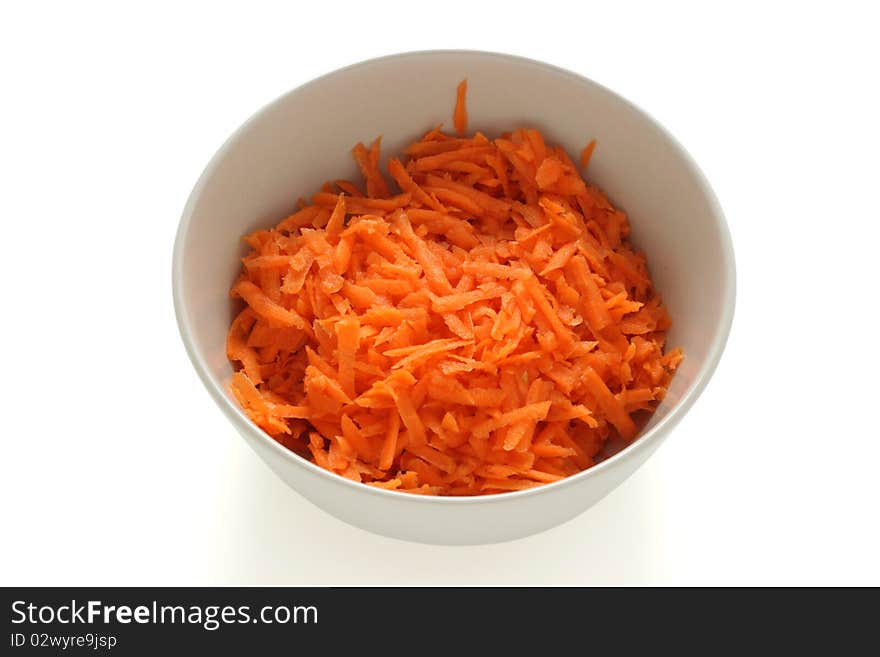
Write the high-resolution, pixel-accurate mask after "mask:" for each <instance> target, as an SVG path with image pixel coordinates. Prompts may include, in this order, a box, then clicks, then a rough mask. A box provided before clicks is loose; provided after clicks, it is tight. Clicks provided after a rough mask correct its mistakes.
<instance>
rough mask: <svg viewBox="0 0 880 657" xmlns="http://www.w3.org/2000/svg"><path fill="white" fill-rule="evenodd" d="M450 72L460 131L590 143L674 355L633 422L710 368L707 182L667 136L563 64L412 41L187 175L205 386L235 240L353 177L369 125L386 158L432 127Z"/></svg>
mask: <svg viewBox="0 0 880 657" xmlns="http://www.w3.org/2000/svg"><path fill="white" fill-rule="evenodd" d="M465 77H466V78H467V79H468V113H469V126H470V128H472V129H476V130H480V131H483V132H484V133H486V134H487V135H488V136H490V137H492V136H497V135H499V134H500V133H501V132H504V131H508V130H510V129H512V128H515V127H518V126H532V127H536V128H539V129H541V130H542V131H543V132H544V134H545V135H546V136H547V138H548V139H549V140H551V141H553V142H555V143H558V144H561V145H562V146H564V147H565V148H566V149H567V150H568V152H569V154H571V155H572V156H573V157H575V158H576V157H577V156H578V155H579V153H580V150H581V149H582V148H583V146H584V145H585V144H586V143H587V142H588V141H589V140H590V139H593V138H596V139H597V140H598V145H597V148H596V151H595V152H594V154H593V158H592V160H591V162H590V166H589V169H588V172H587V177H588V179H590V180H591V181H592V182H595V183H596V184H598V185H599V186H600V187H601V188H602V189H603V190H605V191H606V193H608V195H609V196H610V198H611V200H612V201H613V202H614V203H615V204H616V205H617V206H618V207H620V208H621V209H623V210H625V211H626V212H627V213H628V214H629V217H630V220H631V223H632V231H633V241H634V243H635V244H636V246H637V247H638V248H641V249H643V250H644V251H645V252H646V253H647V256H648V265H649V267H650V270H651V273H652V276H653V278H654V281H655V283H656V286H657V289H658V290H659V291H660V292H661V294H662V295H663V298H664V300H665V301H666V303H667V305H668V307H669V312H670V314H671V316H672V320H673V328H672V330H671V331H670V333H669V337H668V344H669V345H670V346H681V347H683V348H684V350H685V353H686V357H685V360H684V361H683V363H682V365H681V367H680V369H679V371H678V373H677V375H676V376H675V377H674V380H673V384H672V386H671V388H670V390H669V394H668V395H667V397H666V399H665V401H664V402H663V403H662V404H661V405H660V407H659V408H658V410H657V412H656V413H655V414H654V416H653V418H652V419H651V421H650V423H649V424H648V426H647V427H646V430H647V429H650V427H651V426H653V425H654V424H656V423H657V422H659V421H661V420H662V419H663V418H664V417H665V416H666V415H667V414H668V413H669V412H670V410H671V409H672V408H674V407H675V406H676V404H678V403H679V402H680V401H681V400H682V399H683V398H685V397H686V396H689V395H690V393H691V392H693V391H694V389H695V388H696V387H698V384H699V382H700V381H701V380H702V379H705V378H707V377H708V375H709V374H711V369H712V368H713V367H714V364H715V361H717V357H718V355H719V354H720V350H721V348H722V347H723V342H724V340H725V338H726V335H727V331H728V329H729V324H730V319H731V313H732V307H733V284H734V282H733V261H732V253H731V250H730V242H729V237H728V235H727V231H726V227H725V225H724V220H723V218H722V216H721V213H720V210H719V209H718V207H717V204H716V202H715V199H714V197H713V195H712V192H711V190H709V188H708V185H707V184H706V183H705V181H704V179H703V178H702V176H701V174H700V173H699V171H698V170H697V169H696V167H695V165H694V164H693V162H692V161H691V160H690V158H689V157H688V156H687V155H686V153H684V151H683V150H682V149H681V148H680V147H679V146H678V145H677V144H676V143H675V141H674V140H673V139H672V138H671V137H670V136H669V135H668V134H667V133H666V132H665V131H663V130H662V129H661V128H659V126H658V125H657V124H656V123H654V122H653V121H652V120H651V119H650V118H649V117H647V116H646V115H645V114H644V113H642V112H641V111H640V110H638V109H637V108H635V107H634V106H632V105H630V104H629V103H628V102H626V101H625V100H623V99H621V98H620V97H618V96H616V95H615V94H613V93H611V92H610V91H608V90H606V89H604V88H603V87H601V86H599V85H596V84H594V83H592V82H590V81H588V80H586V79H584V78H581V77H579V76H576V75H574V74H571V73H568V72H565V71H562V70H559V69H555V68H553V67H550V66H547V65H544V64H540V63H537V62H532V61H529V60H523V59H518V58H513V57H508V56H504V55H495V54H489V53H473V52H440V53H414V54H407V55H399V56H394V57H389V58H384V59H379V60H373V61H369V62H366V63H363V64H359V65H356V66H353V67H350V68H347V69H343V70H341V71H337V72H335V73H332V74H330V75H328V76H325V77H322V78H319V79H318V80H315V81H313V82H310V83H309V84H307V85H305V86H303V87H300V88H299V89H296V90H294V91H292V92H290V93H288V94H287V95H285V96H283V97H282V98H280V99H278V100H277V101H275V102H274V103H272V104H271V105H269V106H268V107H266V108H265V109H263V110H262V111H261V112H259V113H258V114H257V115H255V116H254V117H253V118H252V119H251V120H250V121H249V122H248V123H246V124H245V125H244V126H243V127H242V128H241V129H240V130H239V131H238V132H236V133H235V134H234V135H233V136H232V137H231V138H230V140H229V141H228V142H227V143H226V144H225V145H224V146H223V148H222V149H221V150H220V151H219V152H218V154H217V155H216V156H215V158H214V159H213V160H212V162H211V163H210V164H209V166H208V168H207V169H206V171H205V173H204V174H203V176H202V178H201V179H200V180H199V182H198V184H197V186H196V189H195V190H194V191H193V194H192V196H191V198H190V200H189V203H188V204H187V207H186V209H185V211H184V217H183V221H182V223H181V229H180V233H179V235H178V242H177V245H176V250H175V293H176V295H177V306H178V313H179V321H180V323H181V328H182V331H183V333H184V336H185V338H187V337H188V339H189V341H190V345H189V347H190V351H191V354H192V355H193V358H194V361H195V363H196V367H197V369H200V370H202V371H201V372H200V374H201V375H202V377H203V379H204V380H205V381H206V383H207V384H208V385H209V387H212V386H213V387H214V388H215V390H214V391H213V392H215V396H217V395H225V396H226V397H227V399H229V401H230V402H231V403H233V404H234V401H232V400H231V399H230V395H229V392H228V390H227V386H226V382H227V381H228V379H229V376H230V374H231V372H232V370H231V367H230V365H229V363H228V361H227V359H226V354H225V337H226V330H227V328H228V326H229V321H230V320H231V314H232V312H233V304H232V302H231V300H230V298H229V295H228V291H229V288H230V286H231V284H232V283H233V281H234V279H235V277H236V275H237V273H238V271H239V268H240V261H239V257H241V256H242V255H243V254H244V252H245V249H244V248H243V246H242V244H241V241H240V238H241V236H242V235H243V234H245V233H248V232H250V231H251V230H254V229H256V228H259V227H268V226H270V225H274V224H275V223H276V222H277V221H279V220H280V219H282V218H283V217H284V216H286V215H287V214H289V213H290V212H292V211H293V209H294V207H295V204H296V201H297V198H298V197H300V196H303V197H306V198H307V197H309V196H310V195H311V194H312V193H314V192H315V191H316V190H317V189H318V187H319V186H320V185H321V184H322V183H323V182H325V181H326V180H333V179H337V178H350V179H355V180H357V179H358V178H357V173H356V169H355V166H354V164H353V163H352V160H351V156H350V149H351V147H352V146H353V145H354V144H355V143H356V142H358V141H369V140H372V139H373V138H375V137H376V136H377V135H382V145H383V153H384V155H385V157H386V158H387V156H388V155H389V154H392V155H393V154H398V153H400V151H401V150H402V148H403V147H404V146H405V145H406V144H407V143H409V142H411V141H412V140H414V139H416V138H417V137H419V136H420V135H421V134H422V133H424V132H425V131H427V130H428V129H430V128H432V127H433V126H435V125H437V124H439V123H443V124H445V125H446V126H451V115H452V108H453V103H454V95H455V88H456V85H457V84H458V82H459V81H460V80H461V79H462V78H465Z"/></svg>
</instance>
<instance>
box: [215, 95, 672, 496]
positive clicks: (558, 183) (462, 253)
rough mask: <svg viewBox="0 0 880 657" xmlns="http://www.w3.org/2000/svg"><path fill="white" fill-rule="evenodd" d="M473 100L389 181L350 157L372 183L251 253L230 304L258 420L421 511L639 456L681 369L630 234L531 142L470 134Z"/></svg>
mask: <svg viewBox="0 0 880 657" xmlns="http://www.w3.org/2000/svg"><path fill="white" fill-rule="evenodd" d="M466 93H467V83H466V81H462V83H461V84H460V85H459V86H458V88H457V91H456V102H455V108H454V111H453V125H454V127H455V131H456V133H457V136H453V135H449V134H446V133H444V132H443V130H442V126H438V127H436V128H433V129H432V130H430V131H428V132H426V133H425V134H424V136H423V137H422V138H421V139H419V140H418V141H416V142H414V143H413V144H410V145H409V146H407V147H406V148H405V149H404V151H403V155H402V156H401V157H400V158H391V159H389V160H388V164H387V168H386V171H387V174H388V176H389V177H388V178H387V180H386V178H385V176H384V175H383V172H382V171H381V170H380V146H381V140H380V139H376V140H374V141H373V142H372V143H371V144H370V145H369V146H366V145H364V144H363V143H359V144H356V145H355V147H354V148H353V149H352V156H353V157H354V160H355V163H356V164H357V166H358V168H359V169H360V172H361V175H362V178H363V181H362V183H361V182H360V181H359V182H358V183H354V182H351V181H348V180H341V179H340V180H335V181H333V182H331V183H327V184H326V185H324V186H322V187H321V189H320V190H319V191H317V193H315V194H314V195H313V196H312V197H311V203H307V202H306V201H303V200H300V201H299V202H298V203H297V205H296V211H295V212H294V213H293V214H290V215H289V216H287V217H285V218H282V220H281V221H280V222H279V223H278V224H277V225H276V226H275V227H274V228H270V229H261V230H257V231H255V232H253V233H251V234H249V235H247V236H245V237H244V238H243V239H244V242H245V243H246V244H247V245H248V246H249V247H250V249H251V252H250V253H248V254H247V255H246V256H245V257H244V258H242V269H241V274H240V276H239V278H238V279H237V280H236V281H235V283H234V285H233V286H232V289H231V291H230V293H231V296H232V297H233V298H234V299H240V306H241V308H240V309H239V310H238V312H237V314H236V315H235V317H234V319H233V320H232V322H231V324H230V327H229V331H228V333H227V340H226V355H227V357H228V359H229V360H230V361H231V362H232V363H233V366H234V368H235V370H236V371H235V372H234V374H233V375H232V379H231V381H230V390H231V392H232V394H233V396H234V397H235V399H236V400H237V401H238V403H239V405H240V406H241V408H242V409H243V411H244V412H245V414H246V415H247V416H248V417H249V418H250V419H251V420H252V421H253V422H254V423H255V424H256V425H257V426H259V427H260V428H261V429H262V430H264V431H265V432H266V433H267V434H269V435H270V436H271V437H273V438H274V439H275V440H277V441H278V442H279V443H280V444H281V445H283V446H285V447H287V448H288V449H292V450H294V451H296V452H297V453H298V454H301V455H303V456H305V457H307V458H310V459H311V460H313V461H314V462H315V463H316V464H317V465H319V466H320V467H322V468H325V469H327V470H330V471H332V472H334V473H336V474H338V475H339V476H342V477H346V478H348V479H351V480H354V481H357V482H361V483H365V484H369V485H371V486H375V487H378V488H383V489H386V490H390V491H396V492H400V493H407V494H413V495H481V494H497V493H505V492H509V491H518V490H526V489H529V488H532V487H535V486H542V485H545V484H549V483H552V482H554V481H558V480H560V479H562V478H564V477H567V476H569V475H571V474H574V473H576V472H579V471H581V470H583V469H586V468H589V467H590V466H592V465H593V464H595V463H597V462H598V461H601V460H602V459H603V458H605V456H606V455H607V454H609V453H612V451H613V450H614V449H618V448H619V444H621V443H623V444H625V443H627V442H629V441H632V440H634V439H635V437H636V436H637V434H638V431H639V427H640V426H641V422H643V421H644V420H645V419H646V418H647V417H648V416H649V415H650V413H651V412H653V410H654V409H656V407H657V405H658V404H659V403H660V401H661V400H662V399H663V398H664V396H665V394H666V391H667V389H668V387H669V384H670V381H671V380H672V377H673V375H674V373H675V371H676V369H677V368H678V366H679V364H680V363H681V362H682V359H683V357H684V354H683V352H682V351H681V350H680V349H671V350H665V346H666V332H667V331H668V330H669V328H670V325H671V322H670V319H669V315H668V313H667V310H666V308H665V307H664V306H663V304H662V303H661V301H660V297H659V296H658V295H657V293H656V292H655V290H654V287H653V284H652V281H651V278H650V274H649V271H648V268H647V263H646V260H645V256H644V255H643V254H641V253H640V252H638V251H636V250H635V249H634V248H633V246H632V245H631V243H630V242H629V233H630V229H629V222H628V218H627V216H626V215H625V214H624V213H623V212H621V211H619V210H617V209H615V208H614V206H613V205H612V204H611V202H610V201H609V200H608V199H607V198H606V197H605V196H604V194H603V193H602V192H601V191H600V190H599V189H597V188H596V187H595V186H593V185H589V184H587V183H586V182H585V181H584V179H583V178H582V177H581V173H580V170H579V169H578V167H577V165H576V164H574V163H573V162H572V160H571V158H570V157H569V156H568V154H566V153H565V151H564V150H563V149H561V148H559V147H558V146H554V145H553V144H549V143H547V142H546V141H545V139H544V137H543V135H542V134H541V133H540V132H538V131H537V130H534V129H531V128H528V129H517V130H514V131H512V132H511V133H509V134H505V135H503V136H502V137H500V138H498V139H495V140H490V139H488V138H487V137H486V136H484V135H482V134H480V133H476V134H473V135H471V136H468V135H467V120H468V117H467V106H466ZM595 144H596V142H595V140H593V141H591V142H590V143H589V144H588V145H587V147H586V148H585V149H584V150H583V152H582V153H581V159H580V167H581V169H583V168H586V166H587V164H588V163H589V160H590V156H591V154H592V152H593V149H594V148H595ZM389 183H391V184H392V185H396V188H398V189H399V193H397V190H396V189H392V187H390V186H389ZM361 185H362V186H361ZM364 190H365V191H364Z"/></svg>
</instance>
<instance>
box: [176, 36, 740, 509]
mask: <svg viewBox="0 0 880 657" xmlns="http://www.w3.org/2000/svg"><path fill="white" fill-rule="evenodd" d="M448 56H469V57H477V58H487V59H502V60H506V61H508V62H512V63H516V64H520V65H522V64H526V65H529V66H533V67H536V68H540V69H544V70H545V71H547V72H551V73H554V74H556V75H561V76H563V77H565V78H567V79H568V80H570V81H571V82H572V83H574V84H579V85H586V86H589V87H592V89H593V91H594V92H597V93H599V94H603V95H605V96H606V97H608V98H609V99H610V100H612V101H615V102H617V103H622V104H623V105H625V106H627V107H628V108H629V109H630V110H632V111H634V112H635V113H636V114H638V115H639V116H640V117H641V118H642V119H643V120H644V121H645V122H646V123H648V124H649V125H650V126H651V127H652V128H653V129H654V130H655V131H657V132H658V133H660V135H661V136H662V137H664V138H665V139H666V140H667V141H668V142H669V143H670V144H671V145H672V146H673V148H674V149H676V150H677V151H678V154H679V155H680V157H681V158H682V160H683V163H684V165H685V167H686V169H688V170H689V172H690V174H691V175H692V176H693V178H694V180H695V181H696V182H697V184H698V185H699V187H700V191H701V192H702V193H703V194H704V195H705V197H706V199H707V201H708V203H709V207H710V209H711V212H710V215H711V217H710V218H711V220H713V221H714V222H715V224H716V228H717V230H718V235H719V239H720V243H721V251H722V259H723V261H724V263H723V271H724V275H725V280H724V281H723V288H724V291H723V295H724V299H723V304H722V310H721V315H720V317H719V319H718V321H717V324H716V328H715V335H714V336H713V338H712V341H711V344H710V346H709V350H708V352H707V355H706V359H705V361H704V362H703V365H702V367H700V369H699V371H698V372H697V374H696V376H695V378H694V381H693V383H692V384H691V386H690V388H689V389H688V390H686V391H685V393H684V395H683V396H682V397H681V399H679V400H678V402H677V403H676V404H675V405H674V406H673V407H672V408H671V409H670V410H669V412H667V414H666V415H665V416H664V417H663V418H661V419H660V420H659V421H658V422H657V424H655V425H654V426H653V427H651V428H650V429H649V430H648V431H646V432H645V433H643V434H641V435H639V436H638V437H637V438H636V439H635V440H633V442H632V443H630V444H629V445H627V446H626V447H625V448H623V449H622V450H620V451H619V452H617V453H616V454H614V455H612V456H610V457H609V458H607V459H605V460H604V461H601V462H599V463H597V464H596V465H593V466H591V467H589V468H587V469H586V470H582V471H581V472H578V473H576V474H573V475H570V476H568V477H565V478H563V479H560V480H559V481H555V482H551V483H546V484H542V485H540V486H535V487H533V488H528V489H524V490H519V491H507V492H502V493H496V494H491V495H467V496H438V495H413V494H411V493H404V492H401V491H395V490H388V489H384V488H378V487H376V486H369V485H366V484H363V483H360V482H355V481H352V480H350V479H347V478H345V477H342V476H341V475H338V474H336V473H333V472H330V471H328V470H325V469H324V468H322V467H320V466H319V465H317V464H315V463H312V462H311V461H309V460H307V459H305V458H303V457H301V456H299V455H298V454H296V453H295V452H292V451H291V450H289V449H287V448H286V447H284V446H283V445H281V444H280V443H279V442H277V441H275V440H274V439H273V438H271V437H270V436H269V435H268V434H267V433H265V432H264V431H262V430H261V429H260V428H259V427H257V426H256V425H255V424H254V423H253V422H252V421H251V420H250V419H249V418H248V417H247V416H246V415H245V414H244V412H243V411H242V410H241V409H240V408H239V407H238V406H236V405H235V404H233V402H232V400H231V399H229V397H227V395H226V394H225V392H224V391H223V389H222V388H221V384H220V383H219V382H218V381H216V380H215V379H214V377H213V376H212V375H211V374H210V373H209V371H208V367H207V365H206V363H205V360H204V358H203V357H202V354H201V353H199V352H198V350H197V349H196V347H195V345H194V343H193V340H192V338H191V330H190V325H189V321H188V319H187V313H186V308H185V303H184V300H183V299H184V291H183V262H184V248H183V247H184V244H185V242H186V237H187V234H188V232H189V226H190V222H191V219H192V214H193V210H194V208H195V205H196V203H197V201H198V199H199V198H200V196H201V194H202V188H203V187H204V185H205V184H206V181H207V180H208V179H209V178H210V177H211V175H212V174H213V173H214V171H215V169H216V168H217V166H218V164H219V162H220V161H221V160H222V159H223V157H224V156H225V155H226V152H227V151H228V150H229V148H230V146H231V145H232V144H233V143H235V142H236V141H237V140H238V138H239V137H240V136H241V135H243V134H244V133H245V132H247V130H248V129H249V128H250V127H251V126H252V125H253V124H255V123H256V122H258V121H259V120H260V119H261V118H262V117H263V116H264V115H265V114H267V113H269V112H270V111H271V110H272V109H273V108H275V107H276V106H278V105H280V104H282V103H284V102H287V101H288V100H289V99H290V98H291V97H292V96H295V95H296V94H298V93H299V92H301V91H302V90H303V89H306V88H308V87H310V86H312V85H315V84H318V83H320V82H321V81H323V80H324V79H325V78H329V77H331V76H335V75H338V74H341V73H343V72H350V71H353V70H357V69H359V68H366V67H369V66H372V65H375V64H380V63H384V62H388V61H394V60H399V59H409V58H431V57H448ZM171 278H172V281H171V282H172V294H173V298H174V311H175V315H176V318H177V326H178V330H179V332H180V336H181V339H182V340H183V343H184V346H185V348H186V352H187V354H188V356H189V359H190V361H191V362H192V365H193V367H194V368H195V370H196V373H197V374H198V376H199V378H200V379H201V381H202V384H203V385H204V386H205V388H206V389H207V390H208V393H209V394H210V395H211V397H212V398H213V399H214V402H215V403H216V404H217V405H218V406H219V407H220V409H221V410H222V411H223V413H224V415H226V417H227V419H228V420H230V422H232V424H233V425H234V426H235V427H236V428H237V429H238V431H239V432H240V433H241V432H245V433H247V434H248V435H249V436H250V437H251V438H253V439H255V440H256V441H258V442H260V443H262V444H264V445H266V446H267V447H268V448H269V449H270V450H272V451H274V452H275V453H276V454H277V455H278V456H279V457H280V458H281V459H282V460H284V461H287V462H289V463H291V464H294V465H295V466H296V467H299V468H304V469H305V470H306V471H307V472H311V473H312V474H316V475H317V476H319V477H322V478H324V479H326V480H327V481H328V482H331V483H333V484H335V485H337V486H341V487H345V488H349V489H350V490H352V491H354V492H355V493H357V492H360V493H362V494H364V495H371V496H374V497H376V499H383V498H384V499H387V500H389V501H395V502H400V503H405V504H406V503H408V504H414V505H415V504H419V505H423V504H439V505H470V504H506V503H511V502H513V501H515V500H518V499H521V498H525V497H534V496H541V495H550V494H553V493H554V492H557V491H560V490H562V489H564V488H568V487H571V486H575V485H577V484H578V483H580V482H581V481H584V480H585V479H588V478H590V477H596V476H598V475H599V474H601V473H602V472H603V471H605V470H608V469H611V468H613V467H615V466H616V465H617V464H619V463H621V462H623V461H625V460H628V459H630V458H632V457H633V456H634V455H635V454H636V453H637V452H639V451H643V450H645V449H648V448H649V447H650V445H651V444H653V443H655V442H657V441H658V440H660V439H661V438H662V437H663V436H664V435H665V434H666V432H667V430H668V429H672V428H673V427H674V426H675V425H676V424H677V423H678V422H679V421H680V420H681V418H682V417H684V415H685V414H687V412H688V411H689V410H690V408H691V407H692V406H693V404H694V402H696V400H697V399H698V398H699V396H700V395H701V394H702V392H703V391H704V390H705V388H706V386H707V385H708V383H709V380H710V379H711V378H712V375H713V374H714V372H715V370H716V368H717V367H718V363H719V361H720V360H721V355H722V353H723V352H724V348H725V346H726V344H727V340H728V337H729V335H730V330H731V326H732V324H733V316H734V310H735V306H736V263H735V258H734V252H733V241H732V238H731V235H730V230H729V227H728V225H727V221H726V219H725V216H724V212H723V211H722V209H721V205H720V203H719V202H718V199H717V197H716V195H715V193H714V191H713V190H712V187H711V186H710V184H709V181H708V180H707V179H706V176H705V175H704V174H703V172H702V171H701V170H700V168H699V166H698V165H697V163H696V161H695V160H694V159H693V157H692V156H691V155H690V153H688V151H687V150H686V149H685V148H684V146H682V144H681V143H680V142H679V141H678V140H677V139H676V138H675V137H674V136H673V135H672V134H671V133H670V132H669V131H668V130H667V129H666V128H664V127H663V126H662V125H661V124H660V123H659V122H658V121H657V120H656V119H655V118H654V117H653V116H651V115H650V114H649V113H648V112H646V111H645V110H643V109H642V108H641V107H639V106H638V105H636V104H635V103H633V102H632V101H630V100H628V99H627V98H624V97H623V96H621V95H620V94H618V93H616V92H614V91H612V90H611V89H609V88H607V87H605V86H604V85H602V84H600V83H598V82H595V81H594V80H591V79H590V78H588V77H586V76H584V75H581V74H579V73H575V72H573V71H569V70H567V69H564V68H561V67H558V66H554V65H552V64H548V63H546V62H542V61H539V60H535V59H530V58H527V57H521V56H518V55H511V54H505V53H500V52H492V51H483V50H468V49H448V50H443V49H440V50H414V51H406V52H400V53H394V54H390V55H385V56H382V57H375V58H371V59H367V60H363V61H361V62H358V63H355V64H351V65H348V66H345V67H342V68H338V69H335V70H333V71H331V72H329V73H325V74H324V75H321V76H319V77H316V78H314V79H312V80H309V81H308V82H305V83H304V84H301V85H299V86H297V87H295V88H293V89H291V90H289V91H287V92H285V93H283V94H281V95H280V96H278V97H277V98H275V99H274V100H272V101H270V102H269V103H267V104H265V105H264V106H263V107H262V108H260V109H259V110H257V111H256V112H254V113H253V114H252V115H251V116H250V117H249V118H248V119H247V120H246V121H245V122H244V123H242V124H241V125H240V126H239V127H238V128H236V130H235V131H234V132H233V133H232V134H231V135H230V136H229V137H228V138H227V139H226V141H224V142H223V144H222V145H221V146H220V148H219V149H218V150H217V152H216V153H215V154H214V155H213V157H212V158H211V159H210V160H209V162H208V164H207V165H206V166H205V168H204V170H203V171H202V174H201V175H200V176H199V178H198V180H197V181H196V183H195V185H194V186H193V189H192V191H191V192H190V195H189V197H188V199H187V201H186V204H185V206H184V209H183V212H182V215H181V219H180V222H179V224H178V228H177V232H176V234H175V239H174V248H173V252H172V275H171Z"/></svg>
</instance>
